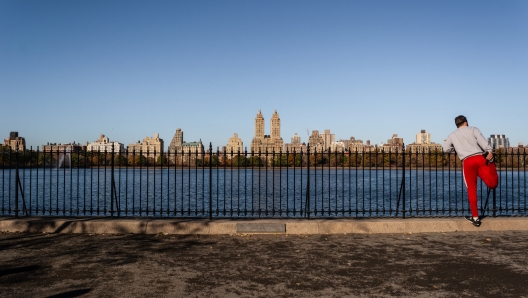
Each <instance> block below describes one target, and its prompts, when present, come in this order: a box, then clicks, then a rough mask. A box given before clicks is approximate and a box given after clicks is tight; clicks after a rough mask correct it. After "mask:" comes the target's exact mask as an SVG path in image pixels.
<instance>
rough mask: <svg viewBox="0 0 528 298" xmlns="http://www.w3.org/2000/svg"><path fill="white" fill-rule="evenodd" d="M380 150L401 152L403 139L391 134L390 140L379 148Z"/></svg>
mask: <svg viewBox="0 0 528 298" xmlns="http://www.w3.org/2000/svg"><path fill="white" fill-rule="evenodd" d="M381 149H382V150H384V151H386V152H401V151H402V150H403V138H399V137H398V134H393V135H392V138H390V139H388V140H387V143H386V144H383V145H382V146H381Z"/></svg>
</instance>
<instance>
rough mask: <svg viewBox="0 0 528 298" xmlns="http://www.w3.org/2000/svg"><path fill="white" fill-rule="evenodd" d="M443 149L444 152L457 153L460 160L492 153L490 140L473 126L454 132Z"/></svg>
mask: <svg viewBox="0 0 528 298" xmlns="http://www.w3.org/2000/svg"><path fill="white" fill-rule="evenodd" d="M443 149H444V152H453V151H456V153H457V155H458V157H459V158H460V160H463V159H464V158H466V157H468V156H471V155H475V154H479V153H484V151H488V152H491V151H492V148H491V146H490V145H489V143H488V140H486V138H485V137H484V136H483V135H482V133H481V132H480V130H479V129H478V128H476V127H473V126H461V127H459V128H458V129H457V130H455V131H453V132H452V133H451V134H450V135H449V136H448V137H447V139H446V140H445V142H444V146H443Z"/></svg>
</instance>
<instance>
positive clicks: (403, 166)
mask: <svg viewBox="0 0 528 298" xmlns="http://www.w3.org/2000/svg"><path fill="white" fill-rule="evenodd" d="M402 162H403V165H402V191H403V193H402V196H403V198H402V199H403V202H402V218H403V219H405V144H402Z"/></svg>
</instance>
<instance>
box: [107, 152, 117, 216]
mask: <svg viewBox="0 0 528 298" xmlns="http://www.w3.org/2000/svg"><path fill="white" fill-rule="evenodd" d="M114 145H115V144H114ZM114 145H112V160H111V161H110V165H111V173H110V177H111V180H112V181H111V183H112V185H110V216H111V217H114V199H115V200H116V205H117V196H115V192H116V189H115V176H114V158H115V146H114ZM105 151H106V147H105ZM116 207H117V206H116Z"/></svg>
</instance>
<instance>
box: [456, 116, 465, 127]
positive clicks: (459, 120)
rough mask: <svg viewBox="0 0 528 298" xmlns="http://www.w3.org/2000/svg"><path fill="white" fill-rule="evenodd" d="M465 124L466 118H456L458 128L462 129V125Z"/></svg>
mask: <svg viewBox="0 0 528 298" xmlns="http://www.w3.org/2000/svg"><path fill="white" fill-rule="evenodd" d="M464 122H467V119H466V117H465V116H462V115H460V116H457V117H456V118H455V124H456V127H460V126H461V125H462V124H464Z"/></svg>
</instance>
